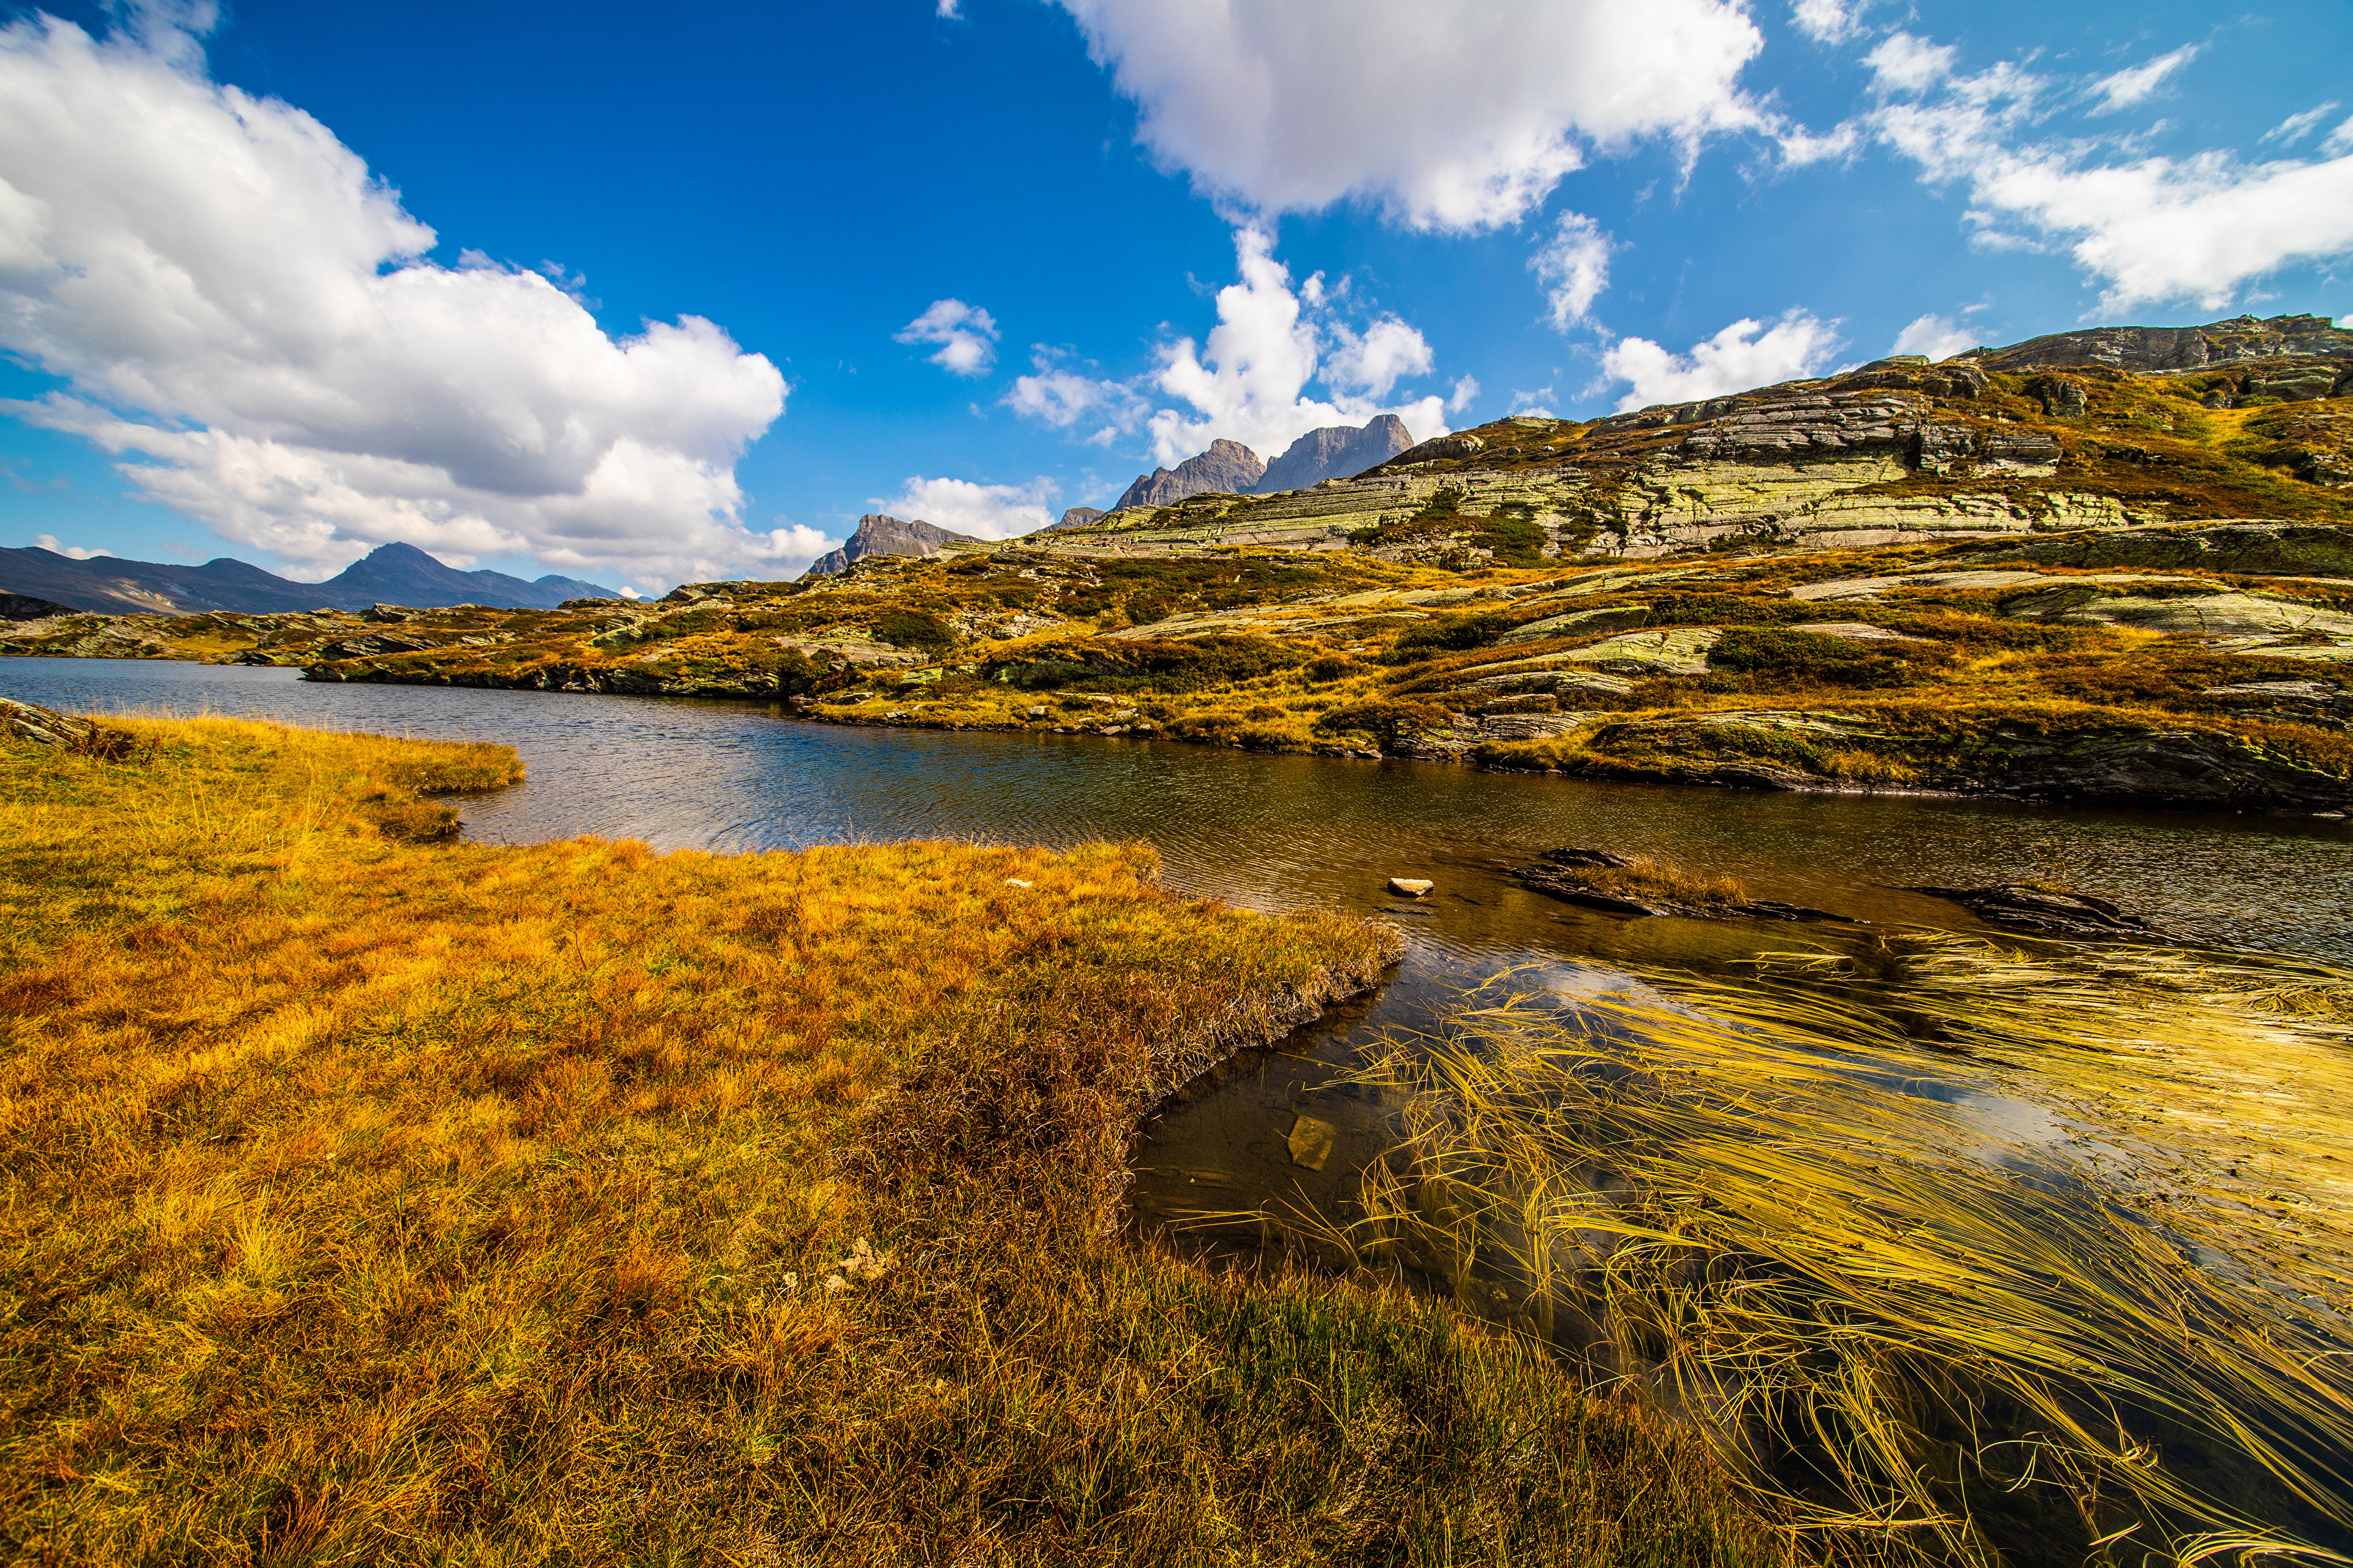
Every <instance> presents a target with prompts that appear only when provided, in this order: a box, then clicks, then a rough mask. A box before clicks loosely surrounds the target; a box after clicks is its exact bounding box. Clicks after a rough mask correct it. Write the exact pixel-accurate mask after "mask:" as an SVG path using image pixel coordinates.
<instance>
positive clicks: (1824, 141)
mask: <svg viewBox="0 0 2353 1568" xmlns="http://www.w3.org/2000/svg"><path fill="white" fill-rule="evenodd" d="M1773 141H1774V143H1775V144H1776V145H1777V146H1778V147H1779V148H1780V150H1781V162H1782V163H1784V164H1786V165H1787V166H1788V167H1789V168H1792V169H1801V168H1804V167H1805V166H1806V165H1807V164H1809V163H1828V162H1830V161H1831V160H1833V159H1845V158H1850V157H1852V156H1853V155H1854V153H1855V151H1856V149H1858V148H1859V147H1861V146H1862V126H1861V125H1860V124H1858V123H1856V122H1855V121H1852V120H1845V121H1840V122H1839V123H1838V124H1837V125H1834V126H1832V127H1831V129H1830V130H1829V131H1828V132H1824V133H1823V134H1821V135H1820V136H1817V135H1815V134H1814V133H1813V132H1810V131H1809V130H1807V129H1806V128H1805V127H1804V126H1802V125H1793V124H1787V123H1783V124H1779V125H1776V126H1775V127H1774V128H1773Z"/></svg>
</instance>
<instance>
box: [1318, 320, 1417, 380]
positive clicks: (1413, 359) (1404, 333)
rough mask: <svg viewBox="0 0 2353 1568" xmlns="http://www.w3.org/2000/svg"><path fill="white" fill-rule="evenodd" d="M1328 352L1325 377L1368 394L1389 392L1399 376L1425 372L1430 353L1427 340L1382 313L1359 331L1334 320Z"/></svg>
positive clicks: (1401, 322) (1410, 328)
mask: <svg viewBox="0 0 2353 1568" xmlns="http://www.w3.org/2000/svg"><path fill="white" fill-rule="evenodd" d="M1330 331H1331V333H1332V337H1333V344H1332V350H1331V353H1328V354H1327V355H1325V356H1324V384H1326V385H1329V386H1331V387H1333V388H1335V390H1338V391H1342V392H1358V393H1362V394H1364V395H1366V396H1367V397H1372V398H1382V397H1387V396H1388V395H1389V390H1390V388H1392V387H1394V386H1396V385H1397V384H1398V379H1399V378H1400V377H1403V376H1409V375H1428V374H1430V364H1431V363H1432V359H1433V356H1432V355H1431V353H1430V343H1429V341H1428V340H1427V339H1425V338H1423V336H1422V335H1421V333H1420V332H1419V331H1416V330H1415V329H1413V328H1412V327H1409V326H1408V325H1406V324H1405V322H1403V321H1399V320H1398V318H1397V317H1395V316H1384V317H1382V318H1381V319H1380V320H1379V321H1375V322H1374V323H1373V324H1372V325H1371V326H1369V327H1367V328H1366V329H1365V331H1364V332H1363V333H1362V334H1361V335H1359V334H1358V333H1356V332H1355V331H1351V330H1350V329H1349V328H1348V327H1347V326H1345V324H1342V323H1339V322H1335V323H1333V325H1332V327H1331V328H1330Z"/></svg>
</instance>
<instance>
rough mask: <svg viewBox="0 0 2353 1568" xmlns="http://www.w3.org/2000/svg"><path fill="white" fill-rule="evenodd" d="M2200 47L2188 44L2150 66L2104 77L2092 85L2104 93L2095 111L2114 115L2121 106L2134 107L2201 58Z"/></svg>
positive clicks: (2135, 67) (2161, 57) (2097, 90)
mask: <svg viewBox="0 0 2353 1568" xmlns="http://www.w3.org/2000/svg"><path fill="white" fill-rule="evenodd" d="M2198 49H2199V46H2198V45H2196V44H2184V45H2182V46H2181V47H2179V48H2178V49H2176V50H2174V51H2173V52H2172V53H2171V54H2169V55H2159V56H2158V57H2157V58H2155V59H2153V60H2150V61H2149V62H2148V63H2147V64H2146V65H2137V66H2134V67H2132V68H2130V69H2128V70H2120V71H2118V72H2116V74H2115V75H2114V76H2104V77H2102V78H2101V79H2099V80H2097V81H2095V82H2094V83H2093V84H2092V90H2093V91H2094V92H2096V93H2098V94H2099V95H2100V100H2101V101H2100V104H2099V106H2098V107H2097V108H2095V109H2094V110H2093V112H2094V114H2114V113H2115V112H2116V110H2120V109H2130V108H2131V107H2132V106H2133V105H2134V104H2136V103H2138V102H2140V101H2141V100H2143V99H2145V98H2147V96H2148V95H2149V94H2150V93H2153V92H2155V91H2156V90H2157V89H2158V88H2159V87H2160V86H2162V85H2163V84H2164V81H2165V79H2166V78H2167V77H2169V76H2171V75H2172V74H2173V73H2174V72H2175V71H2178V70H2179V69H2180V68H2182V67H2183V66H2186V65H2188V64H2189V62H2190V61H2191V60H2193V59H2195V58H2198Z"/></svg>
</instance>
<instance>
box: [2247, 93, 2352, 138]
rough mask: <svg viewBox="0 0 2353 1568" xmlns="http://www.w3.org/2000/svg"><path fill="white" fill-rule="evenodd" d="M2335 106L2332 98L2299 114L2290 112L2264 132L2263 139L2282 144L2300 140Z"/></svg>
mask: <svg viewBox="0 0 2353 1568" xmlns="http://www.w3.org/2000/svg"><path fill="white" fill-rule="evenodd" d="M2336 107H2337V100H2335V99H2333V98H2332V99H2330V100H2328V101H2327V103H2323V104H2318V105H2316V106H2315V107H2313V108H2311V109H2307V110H2305V111H2304V112H2303V113H2301V114H2291V115H2289V116H2288V117H2287V118H2286V119H2285V120H2283V121H2280V122H2279V123H2278V124H2277V125H2274V126H2273V127H2272V128H2271V129H2270V130H2269V131H2266V132H2263V141H2265V142H2281V143H2283V144H2284V143H2287V142H2301V141H2303V140H2304V139H2305V138H2306V136H2309V135H2310V134H2312V132H2313V131H2314V130H2315V129H2316V128H2317V127H2318V126H2319V124H2320V122H2321V121H2324V120H2326V119H2327V118H2328V115H2329V111H2330V110H2334V109H2335V108H2336Z"/></svg>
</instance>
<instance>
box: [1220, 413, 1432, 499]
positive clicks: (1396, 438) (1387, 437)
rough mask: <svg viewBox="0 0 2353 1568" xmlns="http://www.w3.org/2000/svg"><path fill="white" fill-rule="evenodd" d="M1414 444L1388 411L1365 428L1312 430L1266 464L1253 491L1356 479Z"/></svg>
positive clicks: (1270, 491)
mask: <svg viewBox="0 0 2353 1568" xmlns="http://www.w3.org/2000/svg"><path fill="white" fill-rule="evenodd" d="M1412 445H1413V434H1412V432H1410V431H1409V430H1408V429H1407V428H1406V427H1405V421H1404V420H1402V419H1400V418H1398V416H1396V415H1394V414H1384V415H1382V416H1380V417H1378V418H1377V419H1374V420H1372V421H1370V422H1369V423H1367V424H1366V425H1365V426H1363V427H1362V428H1361V429H1360V428H1358V427H1356V426H1351V425H1331V426H1325V427H1324V428H1323V429H1321V430H1310V431H1309V432H1307V434H1306V435H1304V436H1302V437H1300V438H1299V439H1298V440H1296V441H1293V443H1292V444H1291V445H1290V446H1288V447H1284V448H1283V449H1282V456H1281V457H1279V458H1276V459H1275V460H1274V461H1272V462H1271V463H1269V464H1268V465H1267V466H1266V473H1265V474H1264V475H1263V476H1262V477H1261V479H1259V482H1258V488H1257V489H1254V490H1252V491H1251V492H1250V493H1251V494H1253V495H1262V496H1271V495H1272V494H1274V493H1275V492H1276V491H1277V490H1303V489H1306V488H1307V487H1308V486H1310V485H1316V484H1322V483H1323V482H1324V480H1325V479H1355V478H1356V476H1357V475H1358V474H1361V473H1363V472H1364V471H1365V470H1366V468H1378V467H1380V465H1381V464H1383V463H1386V462H1388V460H1389V459H1390V458H1394V457H1396V456H1397V455H1398V453H1399V452H1402V451H1404V450H1405V449H1406V448H1407V447H1410V446H1412Z"/></svg>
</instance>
